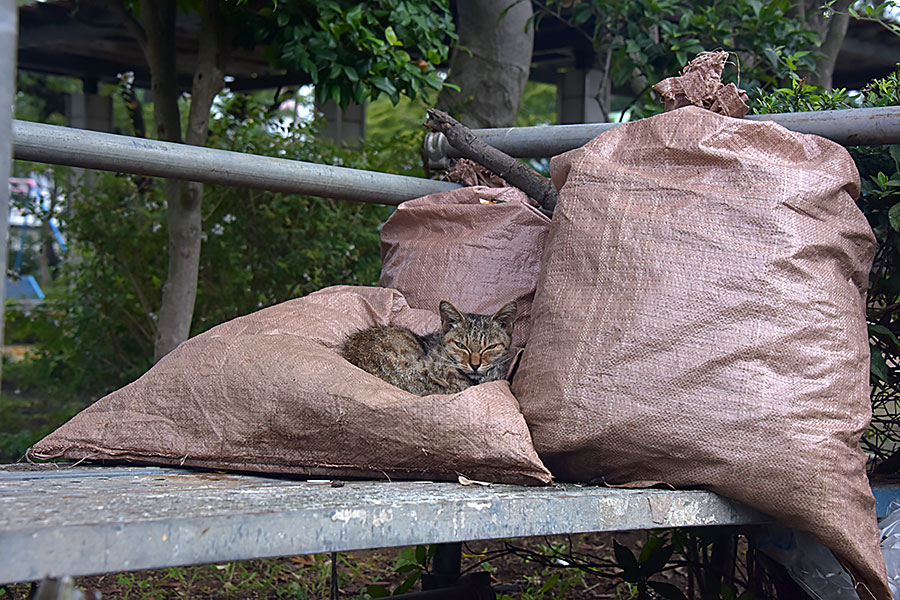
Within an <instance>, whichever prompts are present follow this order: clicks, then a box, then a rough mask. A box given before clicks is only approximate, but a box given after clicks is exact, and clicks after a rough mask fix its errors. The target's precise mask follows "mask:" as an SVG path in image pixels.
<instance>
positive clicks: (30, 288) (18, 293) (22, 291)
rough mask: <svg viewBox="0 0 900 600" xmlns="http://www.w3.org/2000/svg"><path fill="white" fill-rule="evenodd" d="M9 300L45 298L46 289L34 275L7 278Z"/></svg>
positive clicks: (7, 297)
mask: <svg viewBox="0 0 900 600" xmlns="http://www.w3.org/2000/svg"><path fill="white" fill-rule="evenodd" d="M6 299H7V300H43V299H44V291H43V290H42V289H41V286H40V285H39V284H38V282H37V279H35V278H34V276H33V275H20V276H19V278H18V279H13V278H12V277H7V278H6Z"/></svg>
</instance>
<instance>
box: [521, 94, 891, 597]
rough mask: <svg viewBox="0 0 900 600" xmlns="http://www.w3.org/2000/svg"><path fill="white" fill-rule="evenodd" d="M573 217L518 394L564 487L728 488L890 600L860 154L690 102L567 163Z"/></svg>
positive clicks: (556, 221) (563, 165) (863, 589)
mask: <svg viewBox="0 0 900 600" xmlns="http://www.w3.org/2000/svg"><path fill="white" fill-rule="evenodd" d="M551 173H552V177H553V180H554V182H555V184H556V185H557V189H559V190H560V201H559V205H558V207H557V209H556V212H555V213H554V215H553V223H552V227H551V232H550V238H549V240H548V243H547V249H546V252H545V255H544V264H543V267H542V271H541V276H540V279H539V282H538V286H537V293H536V296H535V303H534V308H533V314H534V317H533V320H532V331H531V337H530V339H529V343H528V346H527V347H526V348H525V352H524V355H523V357H522V363H521V366H520V368H519V372H518V374H517V375H516V379H515V380H514V382H513V393H514V394H516V396H517V397H518V399H519V402H520V404H521V407H522V412H523V414H524V415H525V419H526V421H527V422H528V425H529V427H530V428H531V432H532V435H533V437H534V444H535V448H536V449H537V451H538V453H539V454H540V456H541V458H543V459H544V462H545V464H546V465H547V466H548V467H549V468H550V470H551V471H552V472H553V474H554V475H555V476H556V477H558V478H559V479H561V480H568V481H586V480H602V481H607V482H610V483H623V482H628V481H637V480H644V481H646V480H649V481H662V482H667V483H669V484H672V485H674V486H678V487H698V488H705V489H709V490H712V491H715V492H718V493H721V494H723V495H725V496H728V497H730V498H733V499H736V500H738V501H741V502H743V503H745V504H747V505H749V506H752V507H754V508H757V509H759V510H761V511H763V512H766V513H768V514H770V515H772V516H773V517H775V518H776V519H778V520H779V521H781V522H782V523H784V524H786V525H788V526H790V527H793V528H795V529H798V530H801V531H804V532H807V533H809V534H811V535H813V536H814V537H816V538H817V539H819V540H820V541H821V542H822V543H823V544H825V545H826V546H828V547H829V548H830V549H831V550H832V551H833V552H834V553H835V555H836V556H837V558H838V559H839V560H840V561H841V563H842V564H843V565H844V566H845V567H846V568H847V569H848V571H849V572H850V574H851V575H852V576H853V577H854V578H855V581H856V582H857V593H858V594H859V595H860V596H861V597H862V598H870V597H875V598H879V599H881V600H888V599H889V598H890V593H889V591H888V587H887V581H886V576H885V568H884V562H883V560H882V557H881V552H880V550H879V536H878V529H877V526H876V521H875V511H874V508H875V502H874V499H873V497H872V493H871V490H870V488H869V485H868V481H867V478H866V474H865V462H866V458H865V456H864V454H863V453H862V451H861V450H860V448H859V438H860V435H861V434H862V432H863V431H864V429H865V428H866V426H867V424H868V422H869V419H870V418H871V408H870V404H869V394H868V391H869V390H868V381H869V378H868V366H869V347H868V337H867V330H866V321H865V290H866V286H867V282H868V273H869V269H870V268H871V263H872V258H873V255H874V251H875V240H874V237H873V235H872V232H871V229H870V227H869V225H868V223H867V221H866V219H865V217H864V216H863V215H862V213H861V212H860V211H859V210H858V208H857V207H856V205H855V202H854V199H855V198H856V197H857V195H858V193H859V175H858V173H857V171H856V167H855V165H854V163H853V161H852V160H851V158H850V156H849V155H848V154H847V152H846V151H845V150H844V149H843V148H842V147H841V146H839V145H837V144H835V143H833V142H830V141H828V140H825V139H823V138H820V137H816V136H810V135H803V134H798V133H793V132H790V131H788V130H786V129H784V128H783V127H781V126H779V125H776V124H774V123H771V122H769V123H766V122H747V121H742V120H739V119H734V118H730V117H725V116H721V115H717V114H714V113H712V112H709V111H707V110H704V109H702V108H697V107H693V106H691V107H686V108H680V109H678V110H675V111H672V112H669V113H665V114H662V115H658V116H655V117H652V118H649V119H644V120H641V121H635V122H632V123H627V124H624V125H621V126H619V127H616V128H615V129H612V130H610V131H607V132H605V133H603V134H601V135H600V136H598V137H597V138H595V139H594V140H592V141H591V142H589V143H588V144H586V145H585V146H583V147H582V148H579V149H576V150H573V151H571V152H568V153H566V154H563V155H561V156H558V157H555V158H554V159H553V161H552V162H551Z"/></svg>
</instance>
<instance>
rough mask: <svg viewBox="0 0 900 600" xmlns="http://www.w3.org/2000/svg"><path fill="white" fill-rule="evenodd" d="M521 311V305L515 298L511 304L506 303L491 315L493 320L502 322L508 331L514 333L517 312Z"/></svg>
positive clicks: (501, 324) (502, 325)
mask: <svg viewBox="0 0 900 600" xmlns="http://www.w3.org/2000/svg"><path fill="white" fill-rule="evenodd" d="M518 311H519V305H518V304H516V301H515V300H513V301H512V302H510V303H509V304H506V305H504V306H503V308H501V309H500V310H498V311H497V312H495V313H494V314H493V315H492V316H491V321H496V322H497V323H499V324H500V326H501V327H502V328H503V329H505V330H506V332H507V333H510V334H511V333H512V328H513V321H515V320H516V313H517V312H518Z"/></svg>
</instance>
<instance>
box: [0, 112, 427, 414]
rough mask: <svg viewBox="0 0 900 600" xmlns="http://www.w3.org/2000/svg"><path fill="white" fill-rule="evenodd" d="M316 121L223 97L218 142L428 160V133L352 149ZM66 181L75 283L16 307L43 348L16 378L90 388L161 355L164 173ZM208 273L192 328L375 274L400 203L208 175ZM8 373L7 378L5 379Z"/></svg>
mask: <svg viewBox="0 0 900 600" xmlns="http://www.w3.org/2000/svg"><path fill="white" fill-rule="evenodd" d="M317 128H318V126H317V124H315V123H313V124H304V123H297V122H294V121H293V120H292V119H288V118H283V117H282V118H277V113H276V118H273V117H272V111H271V109H270V107H268V106H266V105H265V104H264V103H262V102H260V101H259V99H258V96H243V95H234V96H230V97H228V98H225V99H224V100H223V101H222V102H221V103H220V105H219V109H218V110H217V114H216V117H215V118H214V119H213V120H212V122H211V126H210V142H209V145H210V146H214V147H218V148H224V149H228V150H239V151H244V152H249V153H254V154H260V155H267V156H277V157H280V158H289V159H295V160H304V161H310V162H316V163H324V164H334V165H343V166H346V167H353V168H363V169H370V170H376V171H382V172H395V173H401V174H415V175H421V174H422V167H421V159H420V157H419V150H418V148H419V145H420V139H416V138H415V136H414V135H413V134H411V133H410V134H401V135H397V136H395V137H394V139H392V140H391V143H390V144H387V143H380V144H378V143H373V144H367V145H365V146H363V148H361V149H359V150H348V149H344V148H340V147H337V146H334V145H332V144H329V143H327V142H323V141H321V140H320V139H319V138H318V137H317V136H316V131H317ZM90 179H91V182H88V181H85V180H81V181H77V182H76V183H75V185H74V186H73V187H72V189H70V190H69V194H68V198H69V207H68V210H66V211H64V213H63V217H64V218H63V224H62V226H63V228H64V231H65V233H66V235H67V238H68V241H69V242H70V246H71V251H72V253H73V254H74V256H76V257H77V258H76V259H75V260H71V261H69V263H68V264H67V265H65V266H64V267H63V268H62V271H61V272H60V276H61V277H62V278H63V279H64V280H65V281H66V282H67V284H68V286H67V288H66V290H65V291H64V292H62V293H61V294H60V296H59V297H57V298H52V299H50V301H48V302H46V303H44V304H43V305H42V306H41V307H39V308H38V309H37V310H35V311H33V312H32V313H31V314H30V315H25V314H24V313H21V312H17V311H15V310H13V311H10V312H9V316H8V319H9V323H10V327H11V328H13V329H14V330H15V331H16V332H17V335H19V336H26V337H27V336H30V337H32V338H34V339H37V340H39V343H38V344H37V346H36V351H35V354H34V356H33V357H32V358H31V359H29V360H26V361H22V362H18V363H14V364H10V365H8V366H7V368H6V376H7V381H8V383H11V386H12V387H16V388H19V389H21V390H25V391H32V392H38V390H39V391H40V393H41V394H53V395H56V396H59V397H62V398H73V397H74V398H79V399H81V400H83V401H87V400H90V399H92V398H96V397H98V396H99V395H102V394H104V393H106V392H108V391H110V390H112V389H115V388H117V387H120V386H121V385H123V384H125V383H128V382H129V381H132V380H133V379H135V378H136V377H138V376H139V375H141V374H142V373H143V372H145V371H146V370H147V369H148V368H149V367H150V365H151V357H152V353H153V339H154V336H155V313H156V311H157V310H158V307H159V298H160V290H161V286H162V283H163V281H164V279H165V273H166V252H167V239H166V232H165V204H164V200H163V190H162V186H161V185H160V184H159V183H160V182H153V181H151V180H148V179H147V178H143V177H139V176H130V175H121V174H111V173H93V174H91V177H90ZM204 207H205V210H206V212H205V215H204V222H203V237H204V242H203V248H202V252H201V265H200V281H199V286H198V294H197V302H196V307H195V312H194V321H193V328H192V335H195V334H197V333H199V332H201V331H203V330H206V329H208V328H210V327H212V326H214V325H216V324H218V323H220V322H222V321H224V320H227V319H230V318H233V317H235V316H238V315H241V314H246V313H249V312H252V311H255V310H257V309H259V308H261V307H263V306H269V305H271V304H275V303H277V302H281V301H284V300H287V299H290V298H294V297H297V296H301V295H304V294H307V293H309V292H312V291H314V290H317V289H320V288H322V287H325V286H328V285H334V284H374V283H376V282H377V279H378V275H379V271H380V259H379V255H380V252H379V247H380V241H379V237H380V226H381V223H383V221H384V220H385V219H386V218H387V216H388V215H389V214H390V211H391V209H390V207H386V206H381V205H375V204H363V203H353V202H344V201H336V200H330V199H324V198H314V197H309V196H297V195H291V194H282V193H276V192H268V191H259V190H251V189H243V188H231V187H225V186H213V185H207V186H205V191H204ZM8 387H9V386H8Z"/></svg>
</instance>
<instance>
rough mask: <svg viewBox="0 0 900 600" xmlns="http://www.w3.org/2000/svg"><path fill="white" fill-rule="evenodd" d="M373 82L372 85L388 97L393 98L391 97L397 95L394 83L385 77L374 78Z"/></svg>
mask: <svg viewBox="0 0 900 600" xmlns="http://www.w3.org/2000/svg"><path fill="white" fill-rule="evenodd" d="M371 81H372V85H374V86H375V87H376V88H378V89H379V90H381V91H382V92H384V93H385V94H387V95H388V96H391V95H393V94H396V93H397V88H396V87H395V86H394V84H393V83H391V82H390V81H388V78H387V77H384V76H379V77H373V78H372V80H371Z"/></svg>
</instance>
